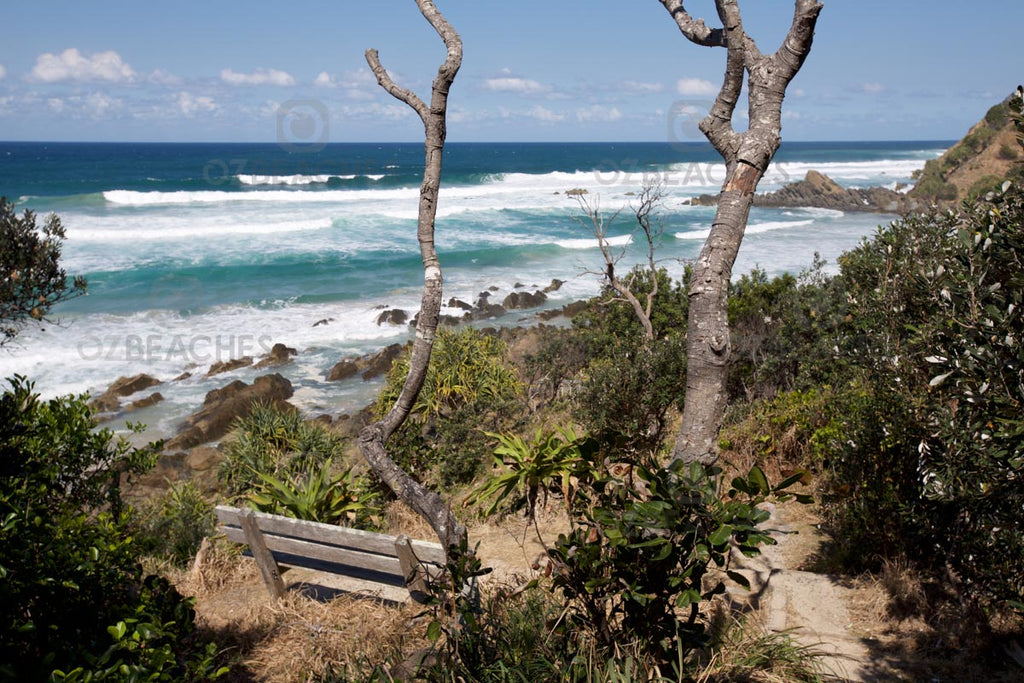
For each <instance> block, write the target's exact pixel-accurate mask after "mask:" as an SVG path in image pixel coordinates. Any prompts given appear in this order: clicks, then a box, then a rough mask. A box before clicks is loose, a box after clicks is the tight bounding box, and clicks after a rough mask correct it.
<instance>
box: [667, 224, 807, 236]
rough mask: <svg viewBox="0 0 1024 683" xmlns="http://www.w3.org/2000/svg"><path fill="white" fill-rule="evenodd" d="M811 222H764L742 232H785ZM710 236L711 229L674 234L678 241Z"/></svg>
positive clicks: (748, 233)
mask: <svg viewBox="0 0 1024 683" xmlns="http://www.w3.org/2000/svg"><path fill="white" fill-rule="evenodd" d="M813 224H814V221H813V220H806V221H766V222H764V223H753V224H751V225H748V226H747V229H746V230H745V231H744V234H746V235H756V234H758V233H762V232H771V231H773V230H786V229H789V228H802V227H805V226H808V225H813ZM709 234H711V229H710V228H707V229H705V230H688V231H686V232H677V233H675V237H676V239H680V240H702V239H707V236H708V235H709Z"/></svg>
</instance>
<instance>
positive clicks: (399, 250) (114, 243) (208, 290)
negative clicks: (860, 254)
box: [0, 141, 952, 438]
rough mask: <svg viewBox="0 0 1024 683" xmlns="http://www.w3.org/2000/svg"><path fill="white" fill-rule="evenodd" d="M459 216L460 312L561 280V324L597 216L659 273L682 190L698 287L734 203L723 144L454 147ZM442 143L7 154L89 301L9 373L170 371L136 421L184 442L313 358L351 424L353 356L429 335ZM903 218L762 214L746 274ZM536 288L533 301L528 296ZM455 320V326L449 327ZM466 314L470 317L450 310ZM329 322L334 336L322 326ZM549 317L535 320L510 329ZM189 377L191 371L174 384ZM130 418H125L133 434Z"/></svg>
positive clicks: (53, 382) (449, 221)
mask: <svg viewBox="0 0 1024 683" xmlns="http://www.w3.org/2000/svg"><path fill="white" fill-rule="evenodd" d="M951 144H952V143H951V142H949V141H931V142H836V143H784V144H783V146H782V149H781V150H780V151H779V153H778V154H777V155H776V159H775V162H774V164H773V166H772V167H771V169H770V170H769V172H768V173H767V175H766V177H765V179H764V180H763V181H762V183H761V186H760V188H759V191H762V192H766V191H770V190H773V189H777V188H779V187H780V186H781V185H783V184H785V183H787V182H792V181H794V180H799V179H802V178H803V177H804V175H805V174H806V172H807V171H808V170H810V169H815V170H818V171H821V172H823V173H825V174H827V175H829V176H830V177H832V178H833V179H835V180H836V181H837V182H839V183H840V184H842V185H844V186H847V187H868V186H872V185H884V186H888V187H892V188H896V187H898V186H899V184H906V183H909V182H911V175H912V174H913V172H914V171H915V170H918V169H920V168H922V167H923V166H924V163H925V161H927V160H929V159H933V158H936V157H938V156H939V155H940V154H941V153H942V151H943V150H944V149H946V148H947V147H949V146H950V145H951ZM444 163H445V167H444V175H443V181H442V189H441V196H440V202H439V209H438V220H437V248H438V252H439V254H440V258H441V263H442V267H443V269H444V278H445V290H444V298H445V301H447V300H448V299H449V298H450V297H456V298H459V299H462V300H464V301H467V302H470V303H472V302H473V301H475V300H476V298H477V296H478V294H479V293H480V292H481V291H484V290H487V289H489V288H497V291H496V292H495V293H494V298H495V299H496V300H499V301H500V300H501V299H502V298H504V296H505V295H506V294H508V293H509V292H511V291H512V290H513V288H514V287H515V286H516V285H517V284H518V285H525V286H526V288H527V289H529V290H530V291H533V289H535V288H543V287H545V286H546V285H548V284H549V283H550V282H551V280H552V279H553V278H558V279H561V280H565V284H564V285H563V286H562V287H561V288H560V289H559V290H557V291H555V292H552V293H551V294H550V295H549V299H548V302H547V303H546V305H545V307H548V308H555V307H560V306H562V305H564V304H565V303H568V302H570V301H573V300H576V299H580V298H584V297H588V296H591V295H593V294H595V293H596V292H597V291H598V288H599V281H598V279H597V276H595V275H593V274H588V271H589V272H591V273H592V272H594V271H599V270H601V269H602V267H603V261H602V258H601V254H600V252H599V250H598V249H597V248H596V247H597V243H596V240H595V239H594V238H593V236H592V235H591V234H590V233H589V231H588V229H587V227H586V222H585V221H581V220H580V219H581V218H583V214H582V213H581V210H580V207H579V206H578V204H577V202H576V200H575V199H574V198H573V197H572V196H571V195H566V191H567V190H572V189H585V190H586V191H587V194H586V195H585V197H586V199H587V200H588V201H589V202H591V203H592V204H599V205H600V207H601V210H602V211H603V212H604V213H605V214H606V215H609V216H610V215H612V214H614V213H615V212H616V211H619V210H620V209H623V210H622V211H621V212H620V213H619V214H618V217H617V218H616V219H615V220H614V221H613V222H612V223H611V226H610V228H609V230H608V232H609V234H610V235H611V241H612V243H613V244H615V245H616V246H617V248H621V249H622V250H623V260H622V262H621V265H620V266H619V267H620V268H625V267H628V266H629V265H630V264H631V263H636V262H639V261H641V260H642V259H643V258H644V245H642V244H640V242H642V239H641V240H637V239H635V238H634V235H633V230H634V228H635V221H633V222H631V220H630V218H631V216H632V214H631V212H630V210H629V208H628V207H629V204H630V202H631V201H635V194H636V193H637V192H639V190H640V188H641V186H642V185H643V183H644V182H645V180H657V181H659V182H661V183H662V184H663V186H664V188H665V199H664V202H663V206H662V210H661V214H660V217H661V220H662V221H663V224H664V232H663V234H662V235H661V237H660V239H659V244H658V258H659V259H662V265H664V266H665V267H667V268H668V269H669V271H670V272H671V273H672V274H673V275H675V276H676V277H678V276H679V275H680V274H681V273H682V270H683V267H684V264H685V261H686V260H687V259H692V258H694V257H695V256H696V255H697V253H698V251H699V249H700V247H701V244H702V241H703V238H704V237H705V236H706V235H707V230H708V227H709V226H710V222H711V218H712V216H713V214H714V210H713V209H712V208H707V207H693V206H689V205H686V204H684V202H685V201H686V200H687V199H689V198H691V197H693V196H696V195H699V194H705V193H715V192H717V190H718V188H719V187H720V184H721V180H722V177H723V174H724V167H723V165H722V163H721V161H720V159H719V158H718V156H717V155H716V154H715V152H714V151H713V150H712V149H711V148H710V146H708V145H706V144H703V143H677V144H668V143H621V144H619V143H616V144H610V143H593V144H547V143H536V144H514V143H504V144H483V143H449V144H448V146H447V147H446V149H445V162H444ZM422 164H423V147H422V145H421V144H411V143H410V144H329V145H326V146H324V147H323V148H322V149H319V150H317V151H316V152H313V153H310V152H308V151H307V150H304V149H291V148H289V147H288V146H287V145H283V146H279V145H276V144H207V143H203V144H162V143H161V144H157V143H153V144H134V143H131V144H129V143H123V144H114V143H30V142H8V143H2V142H0V194H3V195H5V196H7V197H8V199H9V200H11V201H14V202H16V204H17V209H18V211H19V213H20V212H21V211H22V210H23V209H26V208H28V209H32V210H33V211H35V212H37V213H38V214H39V215H40V216H43V215H45V214H47V213H50V212H56V213H57V214H58V215H59V216H60V218H61V221H62V223H63V224H64V226H65V228H66V229H67V241H66V243H65V246H64V252H63V265H64V267H65V269H66V270H67V272H68V273H69V274H70V275H84V276H85V277H86V278H87V280H88V283H89V287H88V295H87V296H84V297H80V298H78V299H75V300H73V301H69V302H66V303H64V304H62V305H60V306H58V307H57V308H55V309H54V311H53V316H52V317H53V318H54V322H53V324H46V325H44V326H43V327H42V328H40V327H37V326H30V327H29V328H28V329H26V330H25V331H24V332H23V333H22V334H21V335H19V336H18V337H17V338H16V339H15V341H14V342H13V343H10V344H8V345H6V346H4V347H3V348H0V376H2V377H10V376H11V375H13V374H15V373H17V374H21V375H26V376H28V377H29V378H30V379H32V380H34V381H35V384H36V389H37V390H38V391H39V392H40V393H41V394H42V395H44V396H55V395H62V394H68V393H81V392H92V393H93V395H96V394H98V393H101V392H102V391H103V390H104V389H106V387H107V386H108V385H109V384H110V383H111V382H112V381H113V380H115V379H116V378H117V377H119V376H124V375H133V374H137V373H142V372H145V373H149V374H151V375H153V376H155V377H157V378H158V379H160V380H163V381H164V384H163V385H162V386H160V387H159V388H158V390H159V391H160V393H161V394H163V396H164V397H165V401H164V402H163V403H160V404H158V405H157V406H155V407H153V408H148V409H143V410H140V411H138V412H136V413H133V414H131V415H130V416H128V419H131V420H132V421H140V422H144V423H146V424H147V425H148V426H149V428H148V431H147V432H146V436H147V437H151V438H157V437H160V436H165V435H168V434H172V433H174V431H175V428H176V426H177V424H178V423H179V422H180V421H181V419H182V418H183V417H185V416H186V415H188V414H189V413H191V412H194V411H195V410H196V409H198V407H199V406H200V405H201V404H202V400H203V397H204V396H205V394H206V392H207V391H209V390H211V389H214V388H218V387H221V386H223V385H224V384H226V383H228V382H229V381H231V380H234V379H242V380H245V381H247V382H248V381H251V380H252V379H253V377H255V376H257V375H258V374H262V373H265V372H267V371H266V370H255V369H253V368H243V369H240V370H236V371H233V372H231V373H225V374H221V375H216V376H214V377H210V378H207V377H205V372H206V369H207V368H208V367H209V365H210V364H211V363H213V362H216V361H223V360H228V359H231V358H238V357H241V356H245V355H250V356H254V357H259V356H262V355H264V354H265V353H266V352H267V351H269V349H270V347H271V346H273V344H275V343H284V344H286V345H288V346H290V347H293V348H296V349H297V350H298V351H299V354H298V355H297V356H296V358H295V360H294V362H293V363H291V364H289V365H286V366H283V367H281V368H280V369H279V370H278V371H279V372H281V373H282V374H284V375H285V376H286V377H288V378H289V379H290V380H291V381H292V383H293V385H294V387H295V396H294V397H293V399H292V402H293V403H295V404H296V405H297V406H298V407H299V408H300V409H302V410H303V411H306V412H307V413H309V414H319V413H331V414H338V413H341V412H351V411H354V410H357V409H359V408H360V407H362V406H363V405H365V404H366V403H368V402H369V401H370V400H372V397H373V395H374V392H375V391H376V389H377V388H378V386H379V384H376V383H366V382H363V381H362V380H360V379H355V380H348V381H343V382H337V383H329V382H326V381H325V380H324V377H325V374H326V373H327V371H328V370H329V369H330V368H331V367H332V366H333V365H334V364H335V363H336V362H337V361H338V360H340V359H341V358H343V357H345V356H349V355H355V354H363V353H367V352H370V351H374V350H376V349H379V348H381V347H382V346H385V345H387V344H390V343H393V342H396V341H404V340H405V339H407V338H408V337H409V330H408V328H407V327H405V326H401V327H399V326H392V325H377V324H376V319H377V316H378V315H379V314H380V311H381V307H385V306H386V307H394V308H402V309H405V310H407V311H410V313H412V312H415V310H416V309H417V307H418V301H419V294H420V285H421V283H422V278H423V273H422V267H421V264H420V261H419V254H418V248H417V243H416V235H415V233H416V230H415V228H416V212H417V197H418V190H419V184H420V181H421V173H422ZM891 219H892V217H891V216H880V215H875V214H844V213H843V212H839V211H829V210H823V209H813V208H797V209H754V210H753V212H752V214H751V217H750V222H749V226H748V229H747V233H746V237H745V239H744V242H743V247H742V249H741V251H740V254H739V257H738V260H737V263H736V267H735V270H734V272H735V274H736V275H739V274H742V273H746V272H749V271H750V270H751V269H752V268H754V267H759V268H762V269H764V270H765V271H767V272H768V274H769V275H776V274H780V273H782V272H785V271H788V272H792V273H798V272H800V271H801V270H803V269H804V268H806V267H807V266H809V265H810V264H811V262H812V259H813V256H814V253H815V252H818V253H820V254H821V256H822V257H823V258H825V259H826V260H827V261H829V262H832V263H834V261H835V259H836V257H837V256H838V255H839V254H841V253H842V252H843V251H845V250H848V249H850V248H851V247H853V246H855V245H856V244H857V243H858V242H859V241H860V240H861V239H862V238H863V237H864V236H867V235H870V234H872V233H873V232H874V231H875V229H876V228H877V226H878V225H880V224H884V223H886V222H888V221H889V220H891ZM521 288H522V287H521ZM442 312H446V311H444V310H443V311H442ZM447 312H449V313H453V314H460V313H461V311H458V310H455V311H447ZM323 320H327V321H329V322H328V323H327V324H320V325H316V323H317V322H319V321H323ZM530 320H532V317H531V316H530V315H529V314H527V313H524V312H522V311H513V312H510V313H509V314H508V315H506V316H505V317H504V318H502V319H499V320H496V321H492V322H491V323H489V324H517V323H521V322H528V321H530ZM185 371H189V372H191V373H192V374H191V376H190V377H189V378H187V379H184V380H179V381H175V382H171V381H169V380H171V379H172V378H174V377H177V376H179V375H180V374H182V373H183V372H185ZM124 423H125V418H122V419H120V420H115V421H113V422H111V423H110V425H111V426H112V427H114V428H115V429H122V428H123V427H124Z"/></svg>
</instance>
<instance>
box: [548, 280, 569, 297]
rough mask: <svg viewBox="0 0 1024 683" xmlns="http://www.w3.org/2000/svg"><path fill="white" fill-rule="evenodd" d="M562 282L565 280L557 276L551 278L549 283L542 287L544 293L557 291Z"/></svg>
mask: <svg viewBox="0 0 1024 683" xmlns="http://www.w3.org/2000/svg"><path fill="white" fill-rule="evenodd" d="M564 284H565V280H559V279H558V278H557V277H556V278H552V279H551V284H550V285H548V286H547V287H545V288H544V293H545V294H550V293H551V292H557V291H558V290H560V289H561V288H562V285H564Z"/></svg>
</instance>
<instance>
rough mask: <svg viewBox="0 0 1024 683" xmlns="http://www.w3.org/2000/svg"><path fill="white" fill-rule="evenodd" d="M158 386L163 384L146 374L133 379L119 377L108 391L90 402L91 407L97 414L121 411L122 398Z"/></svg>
mask: <svg viewBox="0 0 1024 683" xmlns="http://www.w3.org/2000/svg"><path fill="white" fill-rule="evenodd" d="M158 384H163V382H161V381H160V380H158V379H157V378H156V377H152V376H150V375H147V374H144V373H143V374H138V375H133V376H131V377H118V378H117V379H116V380H114V381H113V382H112V383H111V385H110V386H109V387H108V388H107V390H106V391H104V392H103V393H102V394H100V395H99V396H97V397H96V398H94V399H92V400H91V401H89V407H90V408H92V409H93V411H94V412H97V413H114V412H117V411H119V410H121V399H122V398H124V397H126V396H131V395H132V394H137V393H139V392H140V391H145V390H146V389H149V388H150V387H155V386H157V385H158ZM143 400H145V399H143Z"/></svg>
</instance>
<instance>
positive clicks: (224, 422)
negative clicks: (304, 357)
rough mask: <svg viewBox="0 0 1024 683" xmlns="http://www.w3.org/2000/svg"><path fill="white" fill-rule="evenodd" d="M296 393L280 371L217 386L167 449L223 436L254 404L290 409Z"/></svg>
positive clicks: (171, 449)
mask: <svg viewBox="0 0 1024 683" xmlns="http://www.w3.org/2000/svg"><path fill="white" fill-rule="evenodd" d="M293 393H294V391H293V390H292V383H291V382H289V381H288V380H287V379H285V378H284V377H282V376H281V375H279V374H276V373H275V374H273V375H263V376H262V377H257V378H256V379H255V380H254V381H253V383H252V384H251V385H250V384H246V383H245V382H243V381H241V380H235V381H234V382H232V383H231V384H228V385H227V386H225V387H222V388H220V389H214V390H213V391H211V392H209V393H208V394H206V400H205V401H204V402H203V407H202V408H201V409H199V411H198V412H196V413H194V414H192V415H190V416H189V417H187V418H185V422H184V423H183V424H182V428H181V431H179V432H178V435H177V436H175V437H174V438H173V439H171V440H170V441H168V442H167V444H166V446H165V447H164V450H166V451H182V450H186V449H189V448H192V447H193V446H198V445H199V444H203V443H207V442H209V441H213V440H215V439H219V438H220V437H222V436H224V435H225V434H227V433H228V432H229V431H230V430H231V426H232V424H234V421H235V420H236V419H238V418H239V417H244V416H246V415H248V414H249V413H251V412H252V408H253V404H254V403H271V404H274V405H277V406H278V407H280V408H288V407H290V404H289V403H288V402H287V399H289V398H291V396H292V394H293Z"/></svg>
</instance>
